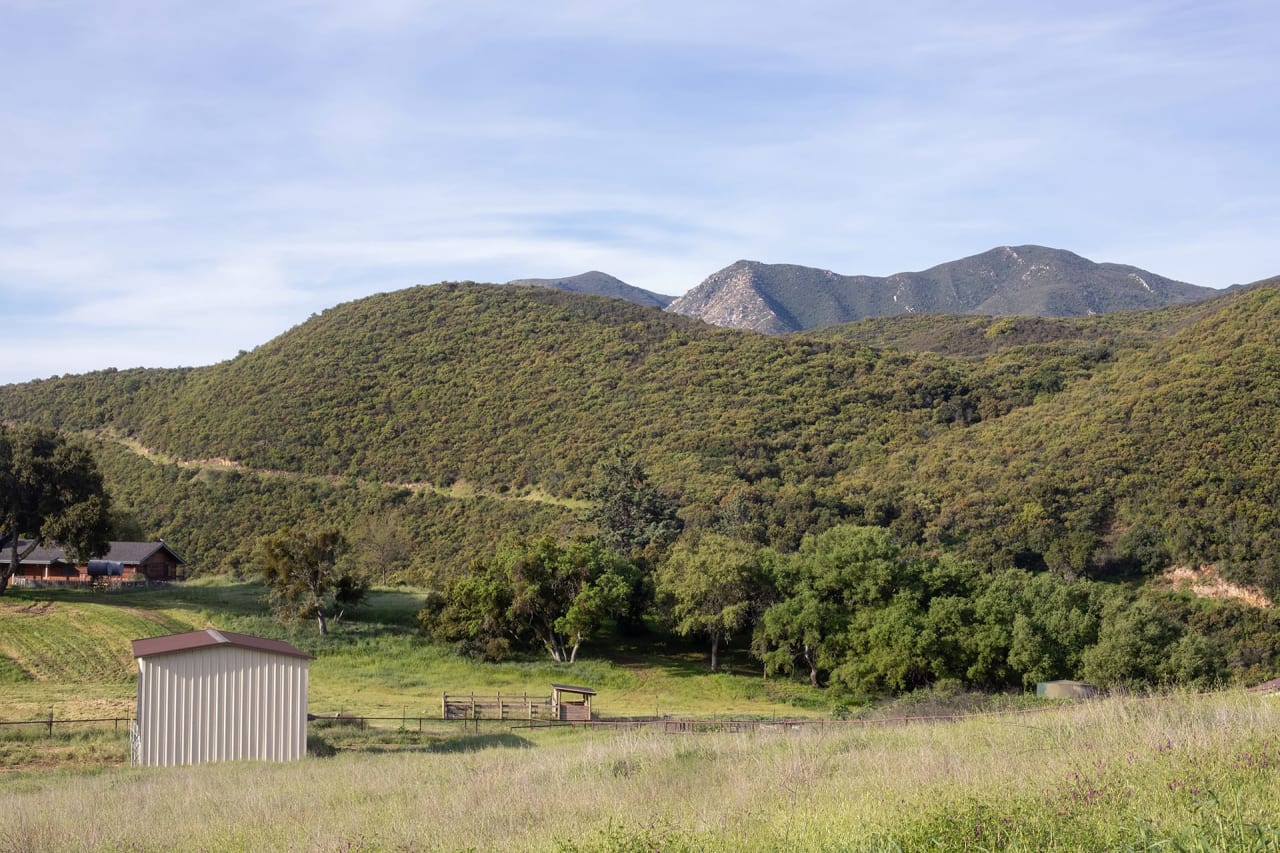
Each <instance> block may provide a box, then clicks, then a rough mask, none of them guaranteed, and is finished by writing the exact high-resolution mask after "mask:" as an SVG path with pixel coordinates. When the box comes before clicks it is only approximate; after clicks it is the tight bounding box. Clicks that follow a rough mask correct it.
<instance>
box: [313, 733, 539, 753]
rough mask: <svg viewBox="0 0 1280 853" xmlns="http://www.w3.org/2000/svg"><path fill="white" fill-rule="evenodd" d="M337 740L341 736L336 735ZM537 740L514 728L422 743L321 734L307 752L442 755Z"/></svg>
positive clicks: (528, 745) (528, 744) (523, 745)
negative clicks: (343, 738) (353, 740)
mask: <svg viewBox="0 0 1280 853" xmlns="http://www.w3.org/2000/svg"><path fill="white" fill-rule="evenodd" d="M335 740H337V739H335ZM533 746H534V744H533V741H530V740H528V739H526V738H522V737H520V736H519V735H514V734H511V733H510V732H499V733H496V734H483V735H461V736H459V737H450V738H446V739H445V740H431V741H426V742H422V743H412V742H405V741H399V742H392V743H386V742H378V743H342V742H341V741H338V742H337V743H330V742H329V739H327V738H325V737H322V736H320V735H317V734H314V733H313V734H310V735H308V736H307V754H308V755H311V756H312V757H315V758H329V757H331V756H334V755H337V754H338V753H339V752H358V753H361V754H364V755H388V754H391V753H434V754H438V755H444V754H450V753H459V752H480V751H481V750H485V749H532V748H533Z"/></svg>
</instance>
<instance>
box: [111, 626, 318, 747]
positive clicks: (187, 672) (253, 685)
mask: <svg viewBox="0 0 1280 853" xmlns="http://www.w3.org/2000/svg"><path fill="white" fill-rule="evenodd" d="M133 656H134V657H135V658H136V659H137V662H138V719H137V722H136V723H135V724H134V732H133V749H134V760H135V762H136V763H138V764H141V765H143V766H150V767H162V766H169V765H175V764H200V763H203V762H208V761H242V760H258V761H292V760H295V759H299V758H302V757H303V756H305V755H306V752H307V676H308V667H309V663H310V661H311V660H312V659H313V658H312V656H311V655H309V654H307V653H306V652H303V651H301V650H300V649H297V648H295V647H294V646H292V645H290V644H289V643H285V642H281V641H279V640H267V639H264V638H262V637H251V636H249V635H247V634H233V633H231V632H230V631H218V630H215V629H213V628H210V629H208V630H206V631H191V632H188V633H185V634H172V635H169V636H166V637H151V638H148V639H144V640H134V641H133Z"/></svg>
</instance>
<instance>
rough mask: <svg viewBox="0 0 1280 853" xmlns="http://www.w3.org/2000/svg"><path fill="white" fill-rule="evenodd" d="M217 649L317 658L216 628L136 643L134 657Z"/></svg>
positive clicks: (281, 644) (283, 644) (285, 645)
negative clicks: (221, 647)
mask: <svg viewBox="0 0 1280 853" xmlns="http://www.w3.org/2000/svg"><path fill="white" fill-rule="evenodd" d="M218 646H234V647H236V648H241V649H253V650H255V651H259V652H272V653H274V654H278V655H288V656H290V657H295V658H305V659H307V660H314V659H315V655H309V654H307V653H306V652H304V651H302V650H301V649H299V648H297V647H295V646H292V645H290V644H289V643H286V642H284V641H282V640H268V639H266V638H264V637H251V636H249V635H248V634H233V633H231V632H230V631H219V630H217V629H216V628H209V629H207V630H205V631H188V632H187V633H185V634H169V635H168V636H164V637H147V638H145V639H142V640H134V641H133V656H134V657H135V658H145V657H154V656H155V655H170V654H174V653H176V652H189V651H193V650H195V649H211V648H216V647H218Z"/></svg>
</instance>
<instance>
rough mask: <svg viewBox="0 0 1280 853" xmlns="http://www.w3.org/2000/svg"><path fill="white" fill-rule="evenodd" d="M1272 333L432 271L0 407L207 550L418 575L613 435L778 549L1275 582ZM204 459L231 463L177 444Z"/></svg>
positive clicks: (1208, 319)
mask: <svg viewBox="0 0 1280 853" xmlns="http://www.w3.org/2000/svg"><path fill="white" fill-rule="evenodd" d="M1278 338H1280V285H1278V283H1277V282H1274V281H1273V282H1270V283H1262V284H1260V285H1258V286H1255V287H1253V288H1250V289H1247V290H1241V291H1236V292H1232V293H1230V294H1227V295H1224V296H1222V297H1219V298H1217V299H1215V300H1211V301H1208V302H1204V303H1197V304H1194V305H1188V306H1179V307H1176V308H1169V309H1161V310H1158V311H1152V312H1142V313H1133V314H1113V315H1107V316H1103V317H1096V318H1074V319H1070V320H1043V319H1028V318H999V319H991V318H974V317H964V318H947V317H906V318H898V319H895V320H893V321H866V322H864V323H859V324H853V325H851V326H845V327H838V328H836V329H828V330H824V331H823V332H822V333H821V334H814V335H801V336H792V337H785V338H773V337H766V336H763V335H759V334H755V333H749V332H738V331H733V330H726V329H717V328H713V327H710V326H707V325H705V324H702V323H700V322H697V321H693V320H689V319H686V318H683V317H679V316H674V315H672V314H669V313H663V312H661V311H658V310H656V309H646V308H642V307H639V306H636V305H632V304H628V303H625V302H621V301H617V300H609V299H604V298H598V297H587V296H581V295H577V294H572V293H565V292H560V291H555V290H548V289H540V288H518V289H517V288H502V287H494V286H485V285H475V284H469V283H467V284H443V285H435V286H431V287H417V288H411V289H408V290H403V291H398V292H395V293H390V294H381V295H378V296H373V297H369V298H367V299H363V300H359V301H356V302H351V303H347V304H344V305H340V306H337V307H335V308H332V309H330V310H328V311H325V312H324V313H322V314H320V315H317V316H313V317H312V318H311V319H310V320H308V321H307V322H305V323H303V324H301V325H299V326H298V327H296V328H294V329H293V330H291V331H290V332H288V333H286V334H284V335H282V336H280V337H279V338H277V339H275V340H272V341H269V342H267V343H264V344H263V345H262V346H260V347H258V348H257V349H255V350H254V351H253V352H249V353H244V354H242V355H241V356H239V357H238V358H236V359H233V360H231V361H229V362H225V363H222V364H218V365H213V366H210V367H202V368H191V369H182V370H136V371H106V372H101V373H93V374H87V375H83V376H69V377H62V378H58V379H50V380H45V381H40V382H32V383H26V384H23V385H13V386H6V387H3V388H0V417H4V418H5V419H8V420H12V421H34V422H39V423H44V424H52V425H56V426H58V427H61V428H64V429H69V430H92V431H96V435H97V436H98V440H99V442H100V445H99V446H100V448H101V453H100V458H101V462H102V465H103V467H104V469H105V471H106V474H107V477H108V481H109V484H110V487H111V490H112V492H113V495H114V496H115V499H116V504H117V506H118V507H120V508H121V509H122V510H124V511H126V512H128V513H131V514H132V515H133V516H134V517H135V518H136V519H137V520H138V522H139V523H140V524H141V525H142V526H143V527H144V528H145V529H146V531H147V532H148V533H149V534H150V535H164V536H165V537H166V538H167V539H168V540H170V541H173V542H175V543H180V546H183V545H185V547H186V549H187V551H188V552H189V556H191V557H192V558H193V559H194V560H195V561H196V562H197V563H198V564H200V565H203V566H205V567H208V568H216V567H219V566H228V565H233V564H234V563H236V562H238V561H240V560H242V559H243V558H244V557H245V555H246V554H247V550H246V549H247V547H248V546H247V545H245V543H247V542H250V540H251V539H252V538H253V537H254V536H256V535H261V534H262V533H264V532H268V531H269V530H271V529H274V527H276V526H279V524H280V523H282V522H283V521H285V520H289V521H294V520H298V519H307V518H317V519H319V518H324V517H329V518H338V519H340V520H341V521H343V522H344V523H346V524H349V525H356V524H375V523H386V524H389V525H390V527H392V528H394V529H395V530H397V531H399V533H398V534H397V535H400V534H407V536H408V538H409V540H410V545H409V546H407V550H408V553H409V556H408V557H404V558H399V563H401V564H403V565H402V568H403V569H404V570H405V571H408V572H410V573H412V572H413V571H415V570H421V569H422V566H423V565H424V564H428V563H429V564H431V565H440V564H441V563H443V564H445V565H447V566H452V567H459V566H464V565H466V563H467V562H468V561H469V560H470V559H471V558H473V557H484V556H486V553H487V552H491V550H492V546H493V542H494V540H495V537H499V536H502V535H504V534H505V535H511V536H514V537H520V536H525V535H533V534H535V533H538V532H552V533H556V534H564V535H567V534H568V532H570V531H572V530H573V529H574V528H575V526H576V525H577V524H578V522H577V521H576V518H577V516H576V513H575V512H574V511H572V510H569V509H566V508H565V507H564V506H563V505H560V504H556V503H549V502H546V501H537V500H515V499H516V498H520V497H538V496H540V495H549V496H552V497H557V498H581V497H583V496H584V495H585V494H586V493H587V491H588V490H589V488H590V486H591V483H592V477H593V472H594V470H595V467H596V465H597V463H598V462H599V461H600V460H601V459H602V458H604V457H605V456H606V455H607V454H608V453H609V452H610V451H611V450H612V449H613V448H615V447H619V446H626V447H630V448H633V449H634V450H635V451H636V454H637V456H638V458H639V459H641V460H642V461H643V463H644V465H645V467H646V469H647V471H648V472H649V474H650V476H651V477H652V479H653V482H654V483H656V484H657V485H658V486H659V487H660V488H661V489H662V490H663V491H664V492H666V493H667V494H669V495H671V496H672V498H673V499H674V500H675V501H676V503H677V504H678V506H680V508H681V510H680V513H681V516H682V517H683V518H684V519H685V522H686V524H687V525H688V526H689V527H690V528H693V529H698V528H713V529H716V530H718V531H721V532H724V533H727V534H730V535H733V536H735V537H737V538H739V539H745V540H748V541H755V542H757V543H760V544H766V545H770V546H773V547H776V548H779V549H782V550H790V549H794V548H795V547H797V546H798V545H799V543H800V540H801V538H802V537H803V536H804V535H805V534H806V533H813V532H818V531H820V530H822V529H825V528H826V527H829V526H831V525H833V524H835V523H836V522H839V521H853V522H858V523H870V524H874V525H881V526H887V527H889V529H890V530H891V531H892V533H893V535H894V537H895V540H896V541H898V542H899V543H900V544H902V545H916V546H921V547H926V548H945V549H947V550H949V551H954V552H956V553H959V554H961V555H964V556H968V557H973V558H975V559H976V560H979V561H982V562H985V563H987V564H989V565H992V566H1021V567H1025V568H1033V569H1034V568H1041V567H1048V568H1051V569H1056V570H1058V571H1059V572H1061V573H1065V574H1078V575H1087V576H1117V575H1122V574H1125V573H1130V574H1131V573H1133V572H1139V573H1140V572H1142V571H1144V570H1150V569H1152V568H1155V567H1158V566H1163V565H1169V564H1172V563H1176V562H1192V563H1194V562H1200V561H1210V560H1212V561H1217V562H1219V563H1220V564H1221V565H1222V567H1223V570H1224V572H1226V573H1227V574H1228V575H1229V576H1231V577H1235V578H1238V579H1242V580H1247V581H1251V582H1255V583H1258V584H1261V585H1262V586H1263V587H1264V588H1266V589H1268V590H1270V591H1272V592H1275V591H1276V590H1277V589H1280V539H1278V537H1277V533H1276V530H1277V529H1278V528H1280V525H1278V524H1277V522H1278V521H1280V518H1277V515H1276V512H1277V511H1276V509H1275V507H1276V506H1277V503H1278V502H1280V494H1277V478H1276V476H1275V473H1274V472H1275V471H1276V470H1280V458H1277V457H1278V455H1280V451H1278V450H1277V448H1276V442H1275V437H1276V436H1277V435H1280V405H1277V404H1278V403H1280V354H1278V353H1277V347H1276V343H1275V341H1276V340H1277V339H1278ZM120 439H128V440H130V441H132V442H135V443H136V445H140V446H142V447H145V448H147V449H149V450H151V451H155V452H156V453H157V454H162V455H160V456H154V457H150V458H148V457H144V456H141V455H139V454H137V453H135V452H134V451H132V450H129V449H126V446H125V445H122V444H120V443H119V440H120ZM212 459H218V460H228V461H231V462H233V463H235V465H236V466H238V467H226V466H225V465H224V466H223V467H221V468H218V467H211V466H205V467H199V466H196V467H182V466H180V465H178V464H176V461H180V460H212ZM165 460H170V461H165ZM423 485H430V486H433V487H437V488H444V487H454V489H455V494H457V493H462V494H466V489H474V490H477V491H478V493H479V494H478V495H477V496H475V497H466V498H465V499H462V500H460V499H458V498H456V497H449V496H443V495H440V494H437V493H435V492H433V491H430V490H428V489H425V488H422V486H423ZM386 519H391V521H390V522H386ZM400 550H401V551H404V550H406V549H405V548H401V549H400ZM233 555H234V556H233Z"/></svg>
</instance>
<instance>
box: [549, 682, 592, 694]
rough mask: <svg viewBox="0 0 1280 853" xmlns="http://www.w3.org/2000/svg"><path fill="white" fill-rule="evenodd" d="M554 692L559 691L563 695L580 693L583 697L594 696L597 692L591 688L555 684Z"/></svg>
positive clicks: (552, 687)
mask: <svg viewBox="0 0 1280 853" xmlns="http://www.w3.org/2000/svg"><path fill="white" fill-rule="evenodd" d="M551 689H552V690H559V691H560V692H562V693H580V694H582V695H583V696H594V695H596V692H595V691H594V690H592V689H591V688H590V687H574V686H573V685H572V684H553V685H551Z"/></svg>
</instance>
